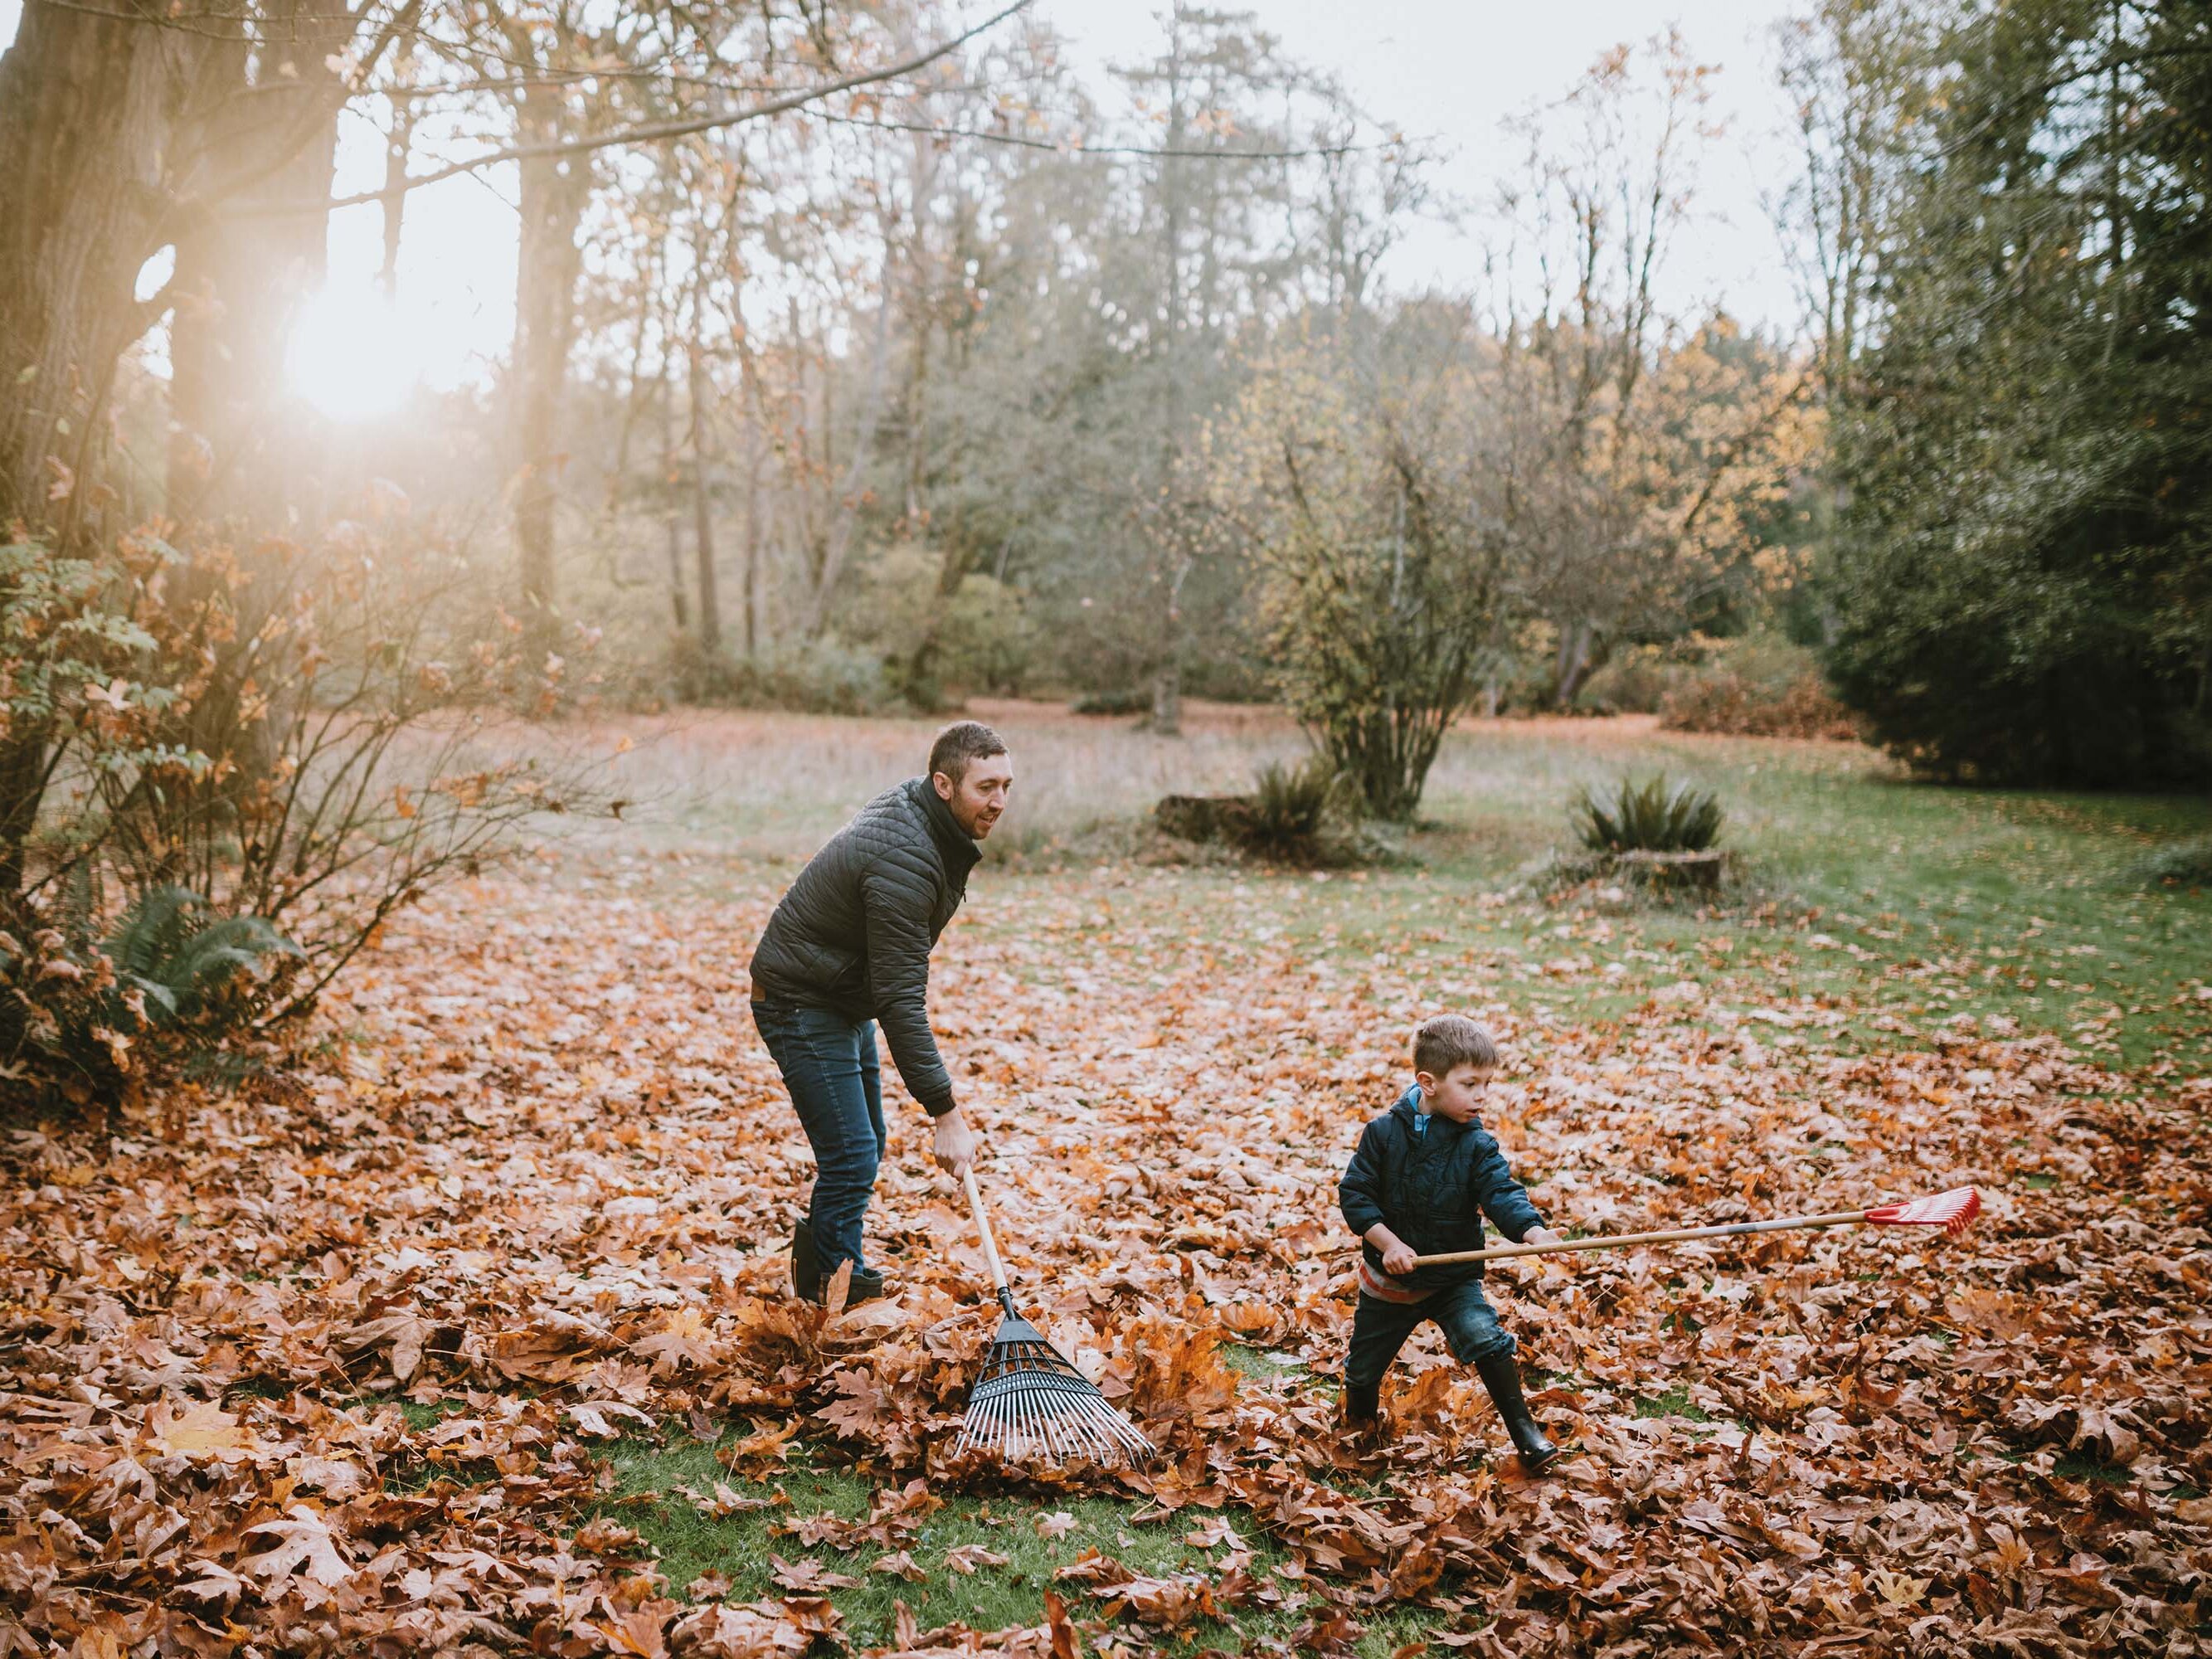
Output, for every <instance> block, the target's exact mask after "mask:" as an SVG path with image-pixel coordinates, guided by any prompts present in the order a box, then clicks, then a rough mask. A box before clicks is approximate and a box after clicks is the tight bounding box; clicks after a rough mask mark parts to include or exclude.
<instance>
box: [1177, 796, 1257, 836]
mask: <svg viewBox="0 0 2212 1659" xmlns="http://www.w3.org/2000/svg"><path fill="white" fill-rule="evenodd" d="M1152 821H1153V822H1154V823H1157V824H1158V825H1159V827H1160V828H1161V829H1162V830H1164V832H1165V833H1167V834H1168V835H1170V836H1179V837H1180V838H1181V839H1182V840H1184V841H1199V842H1214V841H1225V842H1236V841H1238V840H1240V839H1242V838H1243V836H1245V835H1246V834H1248V833H1249V831H1250V829H1251V827H1252V798H1251V796H1249V795H1164V796H1162V797H1161V799H1160V804H1159V805H1158V806H1155V807H1154V808H1153V809H1152Z"/></svg>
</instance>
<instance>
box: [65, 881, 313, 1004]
mask: <svg viewBox="0 0 2212 1659" xmlns="http://www.w3.org/2000/svg"><path fill="white" fill-rule="evenodd" d="M205 908H206V906H205V902H204V900H202V899H201V898H200V896H199V895H197V893H194V892H192V891H191V890H189V889H188V888H183V887H157V888H155V890H153V891H151V892H149V893H147V894H146V895H144V896H143V897H142V898H140V899H139V901H138V902H137V903H136V904H134V905H132V906H131V908H130V910H129V911H128V912H126V913H125V915H124V917H123V920H122V921H120V922H119V923H118V925H117V927H116V929H115V931H114V933H112V934H111V935H110V936H109V937H108V939H107V943H106V946H105V949H106V954H107V957H108V960H109V961H111V962H112V963H114V964H115V971H116V973H117V975H118V977H119V978H120V979H121V980H122V981H124V982H125V983H126V984H129V985H131V986H135V987H137V990H138V992H139V994H141V996H142V997H143V999H144V1000H145V1005H146V1016H147V1019H148V1021H149V1024H154V1025H156V1026H172V1025H179V1024H185V1023H187V1022H190V1021H192V1020H196V1019H198V1018H201V1017H202V1016H203V1015H204V1014H206V1013H207V1012H210V1010H211V1009H212V1008H213V1007H215V1006H216V1005H217V1004H218V1003H220V1002H221V1001H222V1000H223V999H224V998H225V997H227V996H228V994H230V993H231V992H232V991H233V990H234V988H235V987H238V986H239V985H240V984H242V983H245V982H246V981H250V980H251V979H252V977H253V976H254V975H257V974H258V973H259V972H260V971H261V970H262V969H263V968H264V965H265V964H266V963H267V962H268V961H269V959H270V957H286V956H289V957H297V956H299V955H300V954H301V951H300V947H299V946H298V945H295V944H294V943H293V942H292V941H291V940H290V939H287V938H285V937H284V935H283V933H279V932H278V931H277V930H276V927H274V926H273V925H272V924H270V922H269V921H267V919H265V918H264V917H261V916H225V917H222V918H221V919H220V920H218V921H212V922H210V923H208V924H207V925H206V926H205V927H202V926H200V925H199V922H200V917H201V915H203V914H204V911H205Z"/></svg>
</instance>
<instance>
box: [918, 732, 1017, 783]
mask: <svg viewBox="0 0 2212 1659" xmlns="http://www.w3.org/2000/svg"><path fill="white" fill-rule="evenodd" d="M1005 753H1006V744H1003V743H1001V742H1000V740H999V734H998V733H997V732H994V731H993V730H992V729H991V728H990V727H989V726H986V725H984V724H983V722H982V721H981V720H955V721H953V722H952V724H951V725H950V726H946V727H945V729H944V730H943V731H942V732H939V733H938V734H937V741H936V742H935V743H933V744H930V745H929V769H930V771H931V772H932V773H933V774H935V773H939V772H942V773H944V774H945V776H946V777H948V778H950V779H951V780H952V781H953V782H955V783H957V782H959V781H960V780H961V779H963V778H964V777H966V776H967V775H968V763H969V761H979V760H987V759H989V758H990V757H992V756H993V755H1003V754H1005Z"/></svg>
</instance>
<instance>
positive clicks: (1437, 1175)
mask: <svg viewBox="0 0 2212 1659" xmlns="http://www.w3.org/2000/svg"><path fill="white" fill-rule="evenodd" d="M1420 1113H1421V1091H1420V1089H1419V1085H1416V1086H1415V1087H1413V1088H1411V1089H1408V1090H1407V1091H1406V1092H1405V1093H1404V1094H1403V1095H1401V1097H1399V1099H1398V1103H1397V1104H1396V1105H1395V1106H1393V1107H1392V1108H1391V1109H1389V1111H1387V1112H1385V1113H1383V1115H1382V1116H1380V1117H1378V1118H1376V1120H1375V1121H1373V1122H1372V1123H1370V1124H1369V1125H1368V1126H1367V1127H1366V1129H1365V1130H1364V1132H1362V1133H1361V1134H1360V1137H1359V1149H1358V1151H1357V1152H1353V1153H1352V1163H1351V1164H1350V1166H1349V1167H1347V1168H1346V1170H1345V1172H1344V1179H1343V1180H1342V1181H1340V1182H1338V1183H1337V1188H1336V1196H1337V1203H1338V1205H1339V1206H1340V1207H1341V1208H1342V1209H1343V1211H1344V1218H1345V1220H1346V1221H1347V1222H1349V1223H1350V1224H1351V1225H1352V1231H1353V1232H1355V1233H1358V1235H1360V1237H1361V1238H1362V1239H1363V1240H1364V1238H1365V1237H1366V1234H1367V1230H1368V1229H1369V1228H1370V1227H1372V1226H1373V1225H1375V1224H1376V1222H1378V1221H1380V1222H1383V1223H1385V1224H1386V1225H1388V1226H1389V1229H1390V1231H1392V1232H1394V1233H1395V1234H1397V1235H1398V1237H1401V1238H1402V1239H1404V1240H1405V1241H1406V1243H1408V1244H1410V1245H1412V1246H1413V1249H1414V1251H1415V1253H1416V1254H1418V1255H1443V1254H1444V1253H1446V1252H1448V1251H1452V1250H1479V1249H1482V1248H1483V1237H1482V1218H1483V1217H1484V1216H1485V1215H1487V1216H1489V1218H1491V1220H1492V1221H1493V1222H1495V1223H1497V1225H1498V1231H1500V1232H1501V1233H1504V1235H1505V1237H1507V1238H1508V1239H1509V1240H1510V1241H1511V1242H1512V1243H1516V1244H1518V1243H1520V1242H1521V1239H1522V1235H1524V1234H1525V1233H1527V1232H1528V1230H1529V1229H1530V1228H1531V1227H1541V1226H1542V1225H1544V1218H1542V1217H1541V1216H1540V1215H1538V1214H1537V1213H1536V1206H1534V1205H1533V1204H1531V1203H1530V1202H1529V1201H1528V1194H1527V1193H1526V1192H1524V1191H1522V1187H1521V1183H1520V1182H1517V1181H1516V1180H1515V1179H1514V1178H1513V1171H1512V1170H1510V1169H1509V1168H1508V1167H1507V1166H1506V1163H1505V1154H1504V1152H1501V1151H1499V1150H1498V1142H1497V1140H1496V1139H1495V1138H1494V1137H1492V1134H1491V1133H1490V1132H1489V1131H1488V1130H1487V1129H1486V1128H1484V1127H1482V1126H1481V1125H1480V1123H1468V1124H1464V1125H1462V1124H1458V1123H1455V1122H1453V1121H1451V1120H1450V1119H1449V1118H1448V1117H1445V1116H1443V1115H1441V1114H1436V1113H1432V1114H1431V1115H1430V1117H1429V1121H1428V1127H1426V1128H1421V1127H1418V1126H1419V1117H1420ZM1362 1248H1363V1249H1364V1252H1365V1255H1366V1257H1367V1261H1368V1264H1369V1265H1370V1267H1374V1268H1375V1269H1376V1271H1377V1272H1378V1273H1379V1272H1380V1271H1381V1270H1382V1267H1383V1252H1382V1251H1380V1250H1378V1249H1376V1248H1375V1247H1374V1246H1373V1245H1372V1244H1363V1247H1362ZM1482 1269H1483V1264H1482V1263H1481V1262H1480V1261H1465V1262H1461V1263H1458V1264H1456V1265H1455V1266H1452V1267H1418V1268H1416V1269H1414V1271H1413V1273H1410V1274H1408V1275H1407V1276H1406V1277H1405V1278H1404V1279H1401V1281H1400V1282H1401V1283H1402V1284H1404V1285H1407V1287H1408V1288H1410V1289H1413V1290H1440V1289H1442V1288H1443V1286H1445V1285H1456V1284H1461V1283H1463V1282H1464V1281H1465V1280H1467V1279H1480V1277H1481V1276H1482Z"/></svg>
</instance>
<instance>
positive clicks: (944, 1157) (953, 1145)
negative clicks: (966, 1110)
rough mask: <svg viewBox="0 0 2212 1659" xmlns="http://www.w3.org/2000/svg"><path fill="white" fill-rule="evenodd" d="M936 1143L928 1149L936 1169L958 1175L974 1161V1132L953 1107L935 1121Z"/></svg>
mask: <svg viewBox="0 0 2212 1659" xmlns="http://www.w3.org/2000/svg"><path fill="white" fill-rule="evenodd" d="M936 1133H937V1141H936V1144H935V1145H934V1146H932V1147H931V1148H930V1152H931V1154H932V1155H933V1157H935V1158H936V1159H937V1167H938V1168H939V1169H940V1170H947V1171H949V1172H951V1174H953V1175H958V1174H959V1173H960V1172H961V1171H962V1170H965V1169H966V1168H967V1167H968V1166H969V1164H973V1163H974V1162H975V1131H974V1130H973V1129H970V1128H969V1127H968V1120H967V1119H966V1118H964V1117H963V1116H961V1115H960V1109H959V1108H958V1107H957V1106H955V1107H954V1108H953V1109H951V1111H949V1112H947V1113H945V1115H943V1116H941V1117H939V1119H938V1120H937V1128H936Z"/></svg>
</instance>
